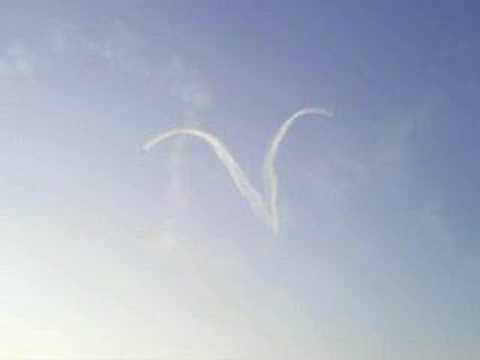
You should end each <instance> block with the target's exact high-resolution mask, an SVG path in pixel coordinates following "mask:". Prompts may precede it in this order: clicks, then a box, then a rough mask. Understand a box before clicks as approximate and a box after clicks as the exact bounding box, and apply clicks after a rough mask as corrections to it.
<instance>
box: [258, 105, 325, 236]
mask: <svg viewBox="0 0 480 360" xmlns="http://www.w3.org/2000/svg"><path fill="white" fill-rule="evenodd" d="M306 115H320V116H325V117H333V114H332V113H331V112H329V111H327V110H325V109H320V108H305V109H302V110H299V111H297V112H296V113H294V114H293V115H291V116H290V117H289V118H288V119H287V120H285V122H284V123H283V124H282V126H280V128H279V129H278V130H277V132H276V133H275V135H274V136H273V138H272V142H271V144H270V147H269V148H268V152H267V154H266V156H265V160H264V162H263V176H264V186H265V192H267V191H268V196H269V200H270V201H269V203H268V204H269V209H268V212H269V214H270V218H271V226H272V230H273V232H274V233H275V234H276V233H278V208H277V199H278V178H277V172H276V170H275V160H276V158H277V153H278V148H279V146H280V144H281V142H282V140H283V139H284V138H285V136H286V135H287V132H288V130H289V129H290V127H291V126H292V125H293V124H294V123H295V122H296V121H297V120H298V119H299V118H301V117H303V116H306Z"/></svg>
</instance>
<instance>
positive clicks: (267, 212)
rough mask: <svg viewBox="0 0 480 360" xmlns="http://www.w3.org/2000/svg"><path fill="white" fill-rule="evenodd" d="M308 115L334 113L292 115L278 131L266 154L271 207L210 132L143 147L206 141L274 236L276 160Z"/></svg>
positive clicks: (304, 111)
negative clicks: (290, 134)
mask: <svg viewBox="0 0 480 360" xmlns="http://www.w3.org/2000/svg"><path fill="white" fill-rule="evenodd" d="M305 115H321V116H325V117H332V116H333V114H332V113H330V112H328V111H327V110H324V109H320V108H305V109H302V110H300V111H297V112H296V113H294V114H293V115H292V116H290V117H289V118H288V119H287V120H286V121H285V122H284V123H283V124H282V126H281V127H280V128H279V129H278V130H277V132H276V133H275V135H274V137H273V139H272V142H271V144H270V147H269V149H268V152H267V154H266V157H265V161H264V167H263V169H264V181H265V191H268V199H269V202H268V204H267V203H266V198H265V197H262V195H261V194H260V193H259V192H258V191H257V190H255V188H254V187H253V186H252V184H251V183H250V181H249V180H248V177H247V176H246V175H245V173H244V172H243V170H242V168H241V167H240V165H239V164H238V163H237V161H236V160H235V159H234V157H233V156H232V155H231V153H230V151H229V150H228V148H227V147H226V146H225V144H224V143H223V142H222V141H220V140H219V139H218V138H217V137H215V136H214V135H212V134H210V133H208V132H205V131H202V130H198V129H189V128H187V129H173V130H170V131H167V132H165V133H163V134H160V135H158V136H156V137H154V138H153V139H151V140H149V141H147V142H146V143H145V144H144V145H143V150H145V151H149V150H150V149H152V148H153V147H155V146H156V145H158V144H159V143H161V142H163V141H166V140H167V139H170V138H172V137H175V136H179V135H187V136H193V137H198V138H200V139H202V140H204V141H205V142H206V143H207V144H208V145H210V146H212V148H213V150H214V151H215V153H216V155H217V156H218V158H219V159H220V161H221V162H222V163H223V165H224V166H225V167H226V168H227V170H228V172H229V174H230V176H231V177H232V179H233V181H234V183H235V186H236V187H237V189H238V190H239V191H240V194H241V195H242V196H243V197H244V198H245V199H246V200H247V201H248V203H249V205H250V208H251V209H252V211H253V213H254V214H255V215H256V216H258V217H260V218H262V219H263V221H265V223H266V224H267V225H268V226H269V227H270V228H271V229H272V231H273V232H274V234H277V233H278V227H279V226H278V209H277V197H278V196H277V192H278V179H277V174H276V170H275V160H276V157H277V153H278V148H279V146H280V144H281V142H282V140H283V139H284V138H285V136H286V134H287V132H288V130H289V128H290V127H291V126H292V125H293V124H294V123H295V121H296V120H298V119H299V118H300V117H303V116H305Z"/></svg>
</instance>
